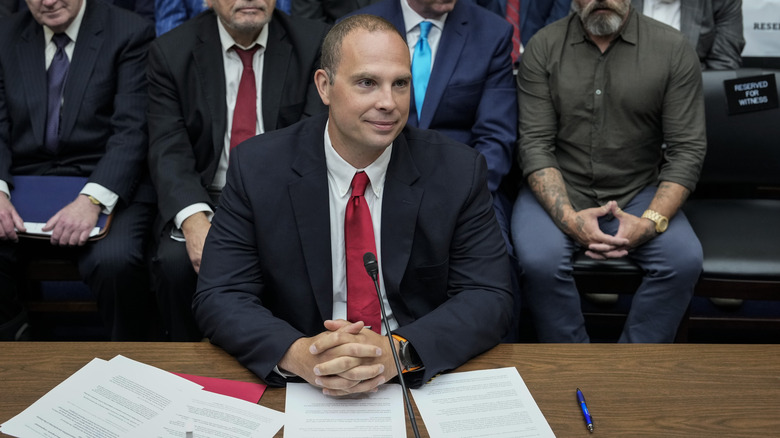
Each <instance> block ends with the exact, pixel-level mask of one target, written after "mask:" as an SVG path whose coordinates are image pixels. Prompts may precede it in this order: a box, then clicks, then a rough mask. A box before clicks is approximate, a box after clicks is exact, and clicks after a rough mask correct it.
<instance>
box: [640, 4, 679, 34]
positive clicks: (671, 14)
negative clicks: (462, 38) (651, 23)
mask: <svg viewBox="0 0 780 438" xmlns="http://www.w3.org/2000/svg"><path fill="white" fill-rule="evenodd" d="M680 3H681V0H645V3H644V6H643V7H642V9H643V10H642V13H643V14H644V15H645V16H647V17H650V18H652V19H654V20H658V21H660V22H661V23H666V24H668V25H669V26H672V27H673V28H675V29H677V30H680V8H681V5H680Z"/></svg>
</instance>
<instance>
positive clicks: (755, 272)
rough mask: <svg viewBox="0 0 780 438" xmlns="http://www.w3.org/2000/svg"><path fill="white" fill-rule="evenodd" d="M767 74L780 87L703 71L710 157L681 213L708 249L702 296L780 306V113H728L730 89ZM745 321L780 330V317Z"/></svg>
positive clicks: (779, 76) (744, 73)
mask: <svg viewBox="0 0 780 438" xmlns="http://www.w3.org/2000/svg"><path fill="white" fill-rule="evenodd" d="M762 74H774V76H775V81H776V82H777V83H780V70H761V69H739V70H732V71H705V72H704V73H703V78H704V98H705V105H706V117H707V156H706V158H705V161H704V167H703V169H702V175H701V178H700V181H699V185H698V188H697V190H696V192H695V193H694V196H693V197H692V199H690V200H688V202H687V203H686V204H685V206H684V207H683V210H684V211H685V214H686V215H687V216H688V219H689V220H690V221H691V224H692V226H693V228H694V230H695V231H696V234H697V235H698V237H699V240H700V241H701V243H702V247H703V250H704V268H703V272H702V275H701V278H700V280H699V282H698V284H697V287H696V295H697V296H705V297H720V298H737V299H744V300H780V109H778V108H774V109H768V110H762V111H755V112H748V113H742V114H734V115H729V111H728V107H727V100H726V92H725V88H724V81H725V80H730V79H735V78H742V77H750V76H757V75H762ZM732 319H741V318H739V315H737V318H732ZM696 322H697V321H695V319H692V320H691V324H694V323H696ZM729 322H734V321H729ZM742 322H748V323H753V324H755V325H756V328H760V327H761V326H760V325H759V324H761V325H763V326H764V327H765V326H766V324H767V323H768V324H773V325H774V327H775V328H778V327H780V315H776V318H769V319H762V320H756V321H751V320H750V319H748V318H745V319H744V320H743V321H742Z"/></svg>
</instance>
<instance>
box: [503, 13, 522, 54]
mask: <svg viewBox="0 0 780 438" xmlns="http://www.w3.org/2000/svg"><path fill="white" fill-rule="evenodd" d="M506 21H508V22H509V24H511V25H512V27H513V30H512V63H513V64H514V63H516V62H517V58H518V57H519V56H520V0H506Z"/></svg>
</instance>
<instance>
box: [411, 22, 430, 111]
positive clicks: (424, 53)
mask: <svg viewBox="0 0 780 438" xmlns="http://www.w3.org/2000/svg"><path fill="white" fill-rule="evenodd" d="M431 26H432V24H431V23H430V22H428V21H423V22H422V23H420V39H419V40H417V44H416V45H415V46H414V57H413V58H412V84H413V85H414V104H415V106H416V107H417V120H420V114H421V113H422V106H423V100H425V90H427V89H428V78H430V77H431V46H429V45H428V32H429V31H430V30H431Z"/></svg>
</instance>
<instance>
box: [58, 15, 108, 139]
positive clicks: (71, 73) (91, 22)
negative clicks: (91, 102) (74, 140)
mask: <svg viewBox="0 0 780 438" xmlns="http://www.w3.org/2000/svg"><path fill="white" fill-rule="evenodd" d="M86 7H87V10H86V11H84V19H83V21H82V22H81V28H80V29H79V35H78V38H77V41H76V48H75V50H74V51H73V59H72V60H71V63H70V68H69V69H68V78H67V79H66V81H67V82H66V84H65V91H64V94H63V100H62V101H63V108H62V122H61V127H60V137H61V138H68V136H69V135H70V132H71V131H72V130H73V127H74V126H75V124H76V119H77V118H78V114H79V107H80V106H81V103H82V102H83V101H84V93H86V90H87V86H88V84H89V82H90V80H89V79H90V77H91V76H92V71H93V70H94V68H95V62H96V61H97V59H98V56H99V53H100V47H101V46H102V45H103V39H104V38H103V35H102V33H103V29H102V27H101V26H102V25H103V24H104V23H105V22H106V20H107V18H106V10H105V9H104V8H103V7H102V5H101V4H100V3H98V2H89V3H87V6H86Z"/></svg>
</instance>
